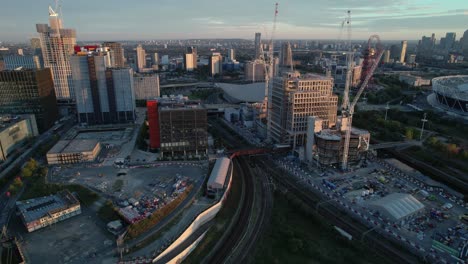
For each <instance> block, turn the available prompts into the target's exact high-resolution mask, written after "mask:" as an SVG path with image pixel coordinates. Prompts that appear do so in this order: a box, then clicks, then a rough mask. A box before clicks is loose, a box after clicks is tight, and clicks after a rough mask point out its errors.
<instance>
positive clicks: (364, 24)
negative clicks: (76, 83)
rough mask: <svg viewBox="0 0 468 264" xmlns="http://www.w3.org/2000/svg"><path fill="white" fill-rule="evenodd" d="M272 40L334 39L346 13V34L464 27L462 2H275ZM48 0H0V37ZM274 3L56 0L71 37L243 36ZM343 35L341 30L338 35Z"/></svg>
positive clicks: (441, 32) (32, 18) (467, 11)
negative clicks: (349, 31)
mask: <svg viewBox="0 0 468 264" xmlns="http://www.w3.org/2000/svg"><path fill="white" fill-rule="evenodd" d="M278 3H279V14H278V22H277V30H276V38H307V39H311V38H313V39H337V38H338V36H339V35H340V25H341V21H342V20H343V19H344V17H345V16H346V10H348V9H350V10H351V12H352V31H353V36H352V38H353V39H367V38H368V36H369V35H371V34H375V33H377V34H379V35H380V37H381V39H383V40H399V39H408V40H414V39H420V38H421V36H422V35H426V36H430V35H431V33H433V32H434V33H436V37H437V39H440V37H441V36H445V32H456V33H457V39H458V38H460V37H461V36H462V34H463V32H464V31H465V30H467V29H468V0H289V1H279V2H278ZM49 4H52V6H54V2H53V1H52V0H5V1H2V4H1V5H0V41H26V40H27V39H28V38H31V37H34V36H35V35H36V28H35V24H36V23H47V21H48V5H49ZM274 4H275V2H274V1H266V0H232V1H227V0H193V1H192V0H133V1H131V0H100V1H99V0H98V1H91V0H74V1H70V0H64V1H63V3H62V13H63V18H64V19H63V20H64V25H65V27H68V28H75V29H76V31H77V36H78V40H122V39H129V40H130V39H168V38H183V39H186V38H248V39H252V38H253V35H254V32H256V31H258V32H262V33H263V34H265V33H266V32H271V25H272V21H273V15H274ZM345 37H346V31H343V35H342V38H345Z"/></svg>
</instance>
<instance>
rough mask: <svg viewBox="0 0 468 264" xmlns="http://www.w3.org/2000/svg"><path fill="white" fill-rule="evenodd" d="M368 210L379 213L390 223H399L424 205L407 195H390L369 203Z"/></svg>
mask: <svg viewBox="0 0 468 264" xmlns="http://www.w3.org/2000/svg"><path fill="white" fill-rule="evenodd" d="M370 208H372V209H374V210H377V211H379V212H380V213H381V214H383V216H385V217H387V218H388V219H390V220H392V221H401V220H404V219H407V218H409V217H411V216H412V215H414V214H416V213H418V212H420V211H421V210H423V209H424V205H423V204H422V203H421V202H420V201H418V199H416V198H414V196H412V195H411V194H407V193H392V194H390V195H387V196H385V197H384V198H382V199H379V200H377V201H374V202H371V203H370Z"/></svg>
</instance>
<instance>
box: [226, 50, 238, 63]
mask: <svg viewBox="0 0 468 264" xmlns="http://www.w3.org/2000/svg"><path fill="white" fill-rule="evenodd" d="M227 57H228V60H229V61H235V60H236V54H235V51H234V49H228V55H227Z"/></svg>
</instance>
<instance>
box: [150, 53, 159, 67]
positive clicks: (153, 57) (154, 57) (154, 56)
mask: <svg viewBox="0 0 468 264" xmlns="http://www.w3.org/2000/svg"><path fill="white" fill-rule="evenodd" d="M151 66H152V67H153V70H156V71H157V70H159V54H158V53H157V52H155V53H153V54H151Z"/></svg>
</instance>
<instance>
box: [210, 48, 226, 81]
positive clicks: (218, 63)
mask: <svg viewBox="0 0 468 264" xmlns="http://www.w3.org/2000/svg"><path fill="white" fill-rule="evenodd" d="M222 72H223V56H221V53H219V52H213V54H211V56H210V74H211V76H215V75H216V74H221V73H222Z"/></svg>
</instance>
